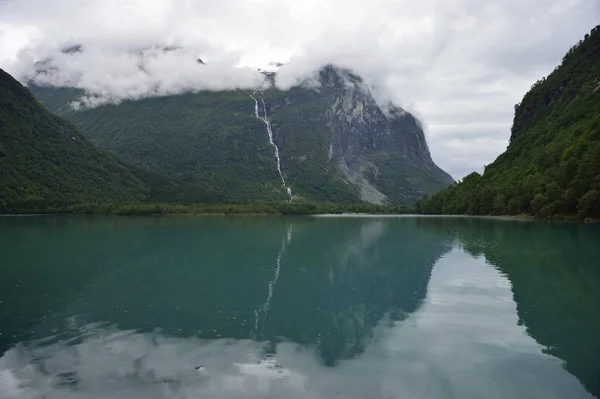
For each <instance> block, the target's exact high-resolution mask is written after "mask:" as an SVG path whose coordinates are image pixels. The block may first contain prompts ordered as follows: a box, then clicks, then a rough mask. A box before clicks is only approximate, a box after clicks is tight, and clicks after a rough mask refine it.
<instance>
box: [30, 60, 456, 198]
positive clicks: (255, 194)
mask: <svg viewBox="0 0 600 399" xmlns="http://www.w3.org/2000/svg"><path fill="white" fill-rule="evenodd" d="M199 73H201V71H200V72H199ZM348 76H351V77H350V78H349V79H355V83H356V85H357V86H356V88H355V87H349V85H347V84H345V83H344V82H343V79H346V78H347V77H348ZM322 79H323V83H324V84H323V87H321V88H320V89H319V90H311V89H306V88H301V87H295V88H292V89H290V90H287V91H281V90H277V89H274V88H271V89H267V90H265V91H264V92H261V93H256V97H257V98H258V99H259V108H260V110H259V113H260V115H261V116H263V115H264V111H265V108H263V105H262V101H261V100H264V101H265V107H266V111H267V114H268V118H269V120H270V122H271V124H272V129H273V136H274V142H275V143H276V144H277V146H278V148H279V153H280V156H281V169H282V174H283V175H284V177H285V180H286V183H287V184H288V186H289V187H290V188H291V190H292V192H293V194H294V200H295V201H299V200H303V199H304V200H309V201H315V202H332V203H359V202H363V201H366V202H374V203H394V204H407V203H414V202H415V201H416V200H417V199H418V198H420V197H421V196H422V195H423V194H433V193H435V192H437V191H439V190H441V189H443V188H445V187H447V186H448V184H450V183H451V182H452V178H451V177H450V176H449V175H448V174H447V173H445V172H444V171H442V170H441V169H439V168H438V167H437V166H436V165H435V164H434V163H433V161H432V160H431V157H430V154H429V150H428V148H427V144H426V143H425V137H424V135H423V132H422V129H421V128H420V125H419V124H418V122H417V121H416V119H414V117H412V115H410V114H409V113H407V112H398V113H397V115H396V116H390V117H387V116H385V114H384V111H383V110H382V109H380V108H379V106H378V105H377V104H376V103H375V101H374V99H373V98H372V97H371V95H370V93H369V92H368V91H366V90H362V88H361V87H362V86H361V85H363V84H362V80H361V79H360V78H358V77H356V76H354V75H350V73H349V72H348V71H343V70H339V69H336V68H334V67H329V68H326V69H324V72H323V76H322ZM31 89H32V91H33V92H34V94H35V95H36V97H37V98H38V99H39V100H40V101H41V102H42V103H43V104H44V105H46V106H47V107H48V108H49V109H50V110H52V111H53V112H56V113H57V114H59V115H61V116H63V117H65V118H67V119H69V120H71V121H72V122H73V123H74V124H76V125H77V126H78V127H79V128H80V129H81V130H82V131H83V132H84V133H85V134H86V137H87V138H89V139H90V141H92V142H93V143H94V144H96V145H98V146H99V147H101V148H104V149H107V150H108V151H110V152H111V153H114V154H116V155H117V156H119V157H120V158H122V159H123V160H124V161H126V162H130V163H132V164H134V165H136V166H139V167H141V168H144V169H147V170H151V171H154V172H158V173H161V174H164V175H166V176H169V177H171V178H174V179H177V180H179V181H182V182H185V183H187V184H192V185H195V186H198V187H201V188H202V189H203V190H204V191H206V192H210V193H211V195H212V196H213V197H215V198H218V199H219V200H220V201H233V202H261V201H285V200H289V197H288V195H287V193H286V189H285V188H284V187H283V185H282V182H281V178H280V176H279V174H278V172H277V166H276V158H275V155H274V149H273V148H272V146H271V145H270V144H269V139H268V135H267V131H266V126H265V123H264V122H263V121H262V120H260V119H258V118H256V117H255V108H254V107H255V103H254V100H253V99H252V98H251V95H252V91H247V90H246V91H244V90H238V91H221V92H198V93H185V94H180V95H173V96H166V97H155V98H145V99H139V100H127V101H123V102H121V103H119V104H118V105H114V104H111V105H103V106H99V107H96V108H91V109H90V108H83V109H77V110H76V109H74V108H73V107H72V103H73V101H77V99H78V98H80V96H82V95H84V93H83V92H81V91H78V90H76V89H72V88H64V87H62V88H61V87H39V86H34V85H32V86H31ZM336 107H337V108H336ZM357 110H359V111H360V112H362V114H361V116H360V118H359V119H353V118H355V115H358V113H357ZM369 190H370V191H369ZM371 193H375V194H374V195H373V196H371V197H369V194H371ZM378 196H379V197H378ZM372 198H375V200H372ZM381 198H384V199H383V200H380V199H381ZM378 201H379V202H378Z"/></svg>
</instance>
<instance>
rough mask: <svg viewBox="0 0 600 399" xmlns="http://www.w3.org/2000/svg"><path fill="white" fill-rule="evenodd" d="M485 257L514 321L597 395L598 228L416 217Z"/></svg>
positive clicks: (599, 359) (599, 345)
mask: <svg viewBox="0 0 600 399" xmlns="http://www.w3.org/2000/svg"><path fill="white" fill-rule="evenodd" d="M420 225H421V226H428V228H430V229H432V231H438V232H441V234H444V235H448V236H451V237H454V238H456V239H457V240H458V242H459V243H460V245H461V246H462V248H463V249H464V250H465V251H466V252H467V253H469V254H471V255H473V256H483V257H485V259H486V261H487V262H489V263H490V264H492V265H493V266H495V267H496V268H497V269H498V271H499V272H500V273H502V274H503V275H504V276H506V277H507V279H508V280H509V281H510V283H511V286H512V293H513V296H512V299H513V300H514V301H515V303H516V310H517V314H518V323H519V324H522V325H524V326H525V327H526V330H527V333H528V334H529V335H531V336H532V337H533V338H534V339H535V340H536V341H537V342H538V343H539V344H541V345H542V346H543V347H544V348H543V349H544V352H546V353H549V354H551V355H553V356H556V357H557V358H560V359H562V360H564V367H565V369H566V370H568V371H569V372H570V373H572V374H573V375H575V376H576V377H577V378H579V379H580V381H581V382H582V383H583V384H584V386H585V387H586V389H587V390H588V391H589V392H591V393H592V394H593V395H594V396H596V397H600V377H599V376H600V338H599V337H600V317H598V316H599V314H600V313H599V312H600V290H599V289H598V287H600V262H599V259H600V246H599V245H598V243H599V242H600V226H599V225H597V224H596V225H581V224H569V223H554V224H552V223H529V222H519V221H512V222H511V221H493V220H479V219H464V220H458V219H436V220H433V219H421V220H420Z"/></svg>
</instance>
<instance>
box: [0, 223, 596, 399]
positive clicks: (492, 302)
mask: <svg viewBox="0 0 600 399" xmlns="http://www.w3.org/2000/svg"><path fill="white" fill-rule="evenodd" d="M599 316H600V226H598V225H577V224H546V223H535V222H518V221H500V220H482V219H467V218H413V217H401V218H279V217H235V218H227V217H196V218H188V217H162V218H151V217H147V218H133V217H130V218H129V217H128V218H120V217H11V218H0V398H2V399H5V398H47V399H50V398H338V397H339V398H434V399H435V398H498V399H506V398H528V399H529V398H593V397H600V317H599Z"/></svg>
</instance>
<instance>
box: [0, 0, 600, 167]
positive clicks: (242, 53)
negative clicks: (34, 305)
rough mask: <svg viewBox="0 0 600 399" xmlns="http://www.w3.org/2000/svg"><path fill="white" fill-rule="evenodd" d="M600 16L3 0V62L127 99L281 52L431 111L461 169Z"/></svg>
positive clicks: (552, 2) (537, 6)
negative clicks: (43, 65)
mask: <svg viewBox="0 0 600 399" xmlns="http://www.w3.org/2000/svg"><path fill="white" fill-rule="evenodd" d="M598 23H600V1H598V0H496V1H482V0H419V1H415V0H368V1H367V0H363V1H358V0H217V1H208V0H0V68H3V69H5V70H7V71H8V72H9V73H11V74H13V75H14V76H15V77H16V78H18V79H20V80H22V81H24V80H26V79H29V78H35V79H37V80H38V82H45V83H51V84H57V85H70V86H75V87H80V88H84V89H86V90H88V91H90V92H93V93H96V94H97V95H99V96H100V97H99V98H100V99H101V100H102V101H107V100H108V101H119V100H121V99H123V98H137V97H142V96H147V95H164V94H169V93H178V92H182V91H185V90H202V89H207V90H221V89H227V88H235V87H253V86H255V85H257V84H258V82H260V80H261V75H259V74H257V73H256V72H253V71H251V70H249V69H246V68H236V67H239V66H244V65H246V66H261V65H264V64H266V63H267V62H268V61H281V62H290V63H289V64H288V65H287V66H286V67H284V68H283V69H282V70H281V72H280V78H279V84H281V85H282V86H289V85H292V84H294V83H295V82H296V81H298V79H299V78H301V77H302V76H304V75H305V74H308V73H310V72H312V71H314V70H315V69H316V68H318V67H320V66H321V65H323V64H325V63H336V64H339V65H341V66H345V67H349V68H352V69H354V70H355V71H356V72H358V73H359V74H361V75H362V76H363V77H364V78H365V80H367V81H368V82H369V83H370V84H371V85H373V86H374V87H375V90H376V93H377V96H378V98H380V99H385V100H387V99H390V100H392V101H393V102H395V103H396V104H398V105H400V106H403V107H405V108H406V109H408V110H409V111H411V112H413V113H414V114H415V115H416V116H418V117H419V118H420V119H421V120H422V122H423V124H424V126H425V129H426V135H427V138H428V141H429V146H430V148H431V152H432V155H433V158H434V161H435V162H436V163H437V164H438V165H439V166H440V167H442V168H443V169H445V170H446V171H448V172H449V173H450V174H452V176H454V178H457V179H458V178H461V177H463V176H464V175H466V174H468V173H470V172H471V171H473V170H478V171H482V169H483V166H484V165H486V164H489V163H490V162H491V161H493V160H494V159H495V158H496V156H497V155H498V154H500V153H501V152H502V151H504V149H505V148H506V145H507V144H508V137H509V136H510V125H511V123H512V117H513V106H514V104H516V103H517V102H519V101H520V100H521V98H522V97H523V95H524V94H525V92H526V91H527V90H528V88H529V87H530V86H531V85H532V84H533V83H534V82H535V81H536V80H537V79H539V78H541V77H542V76H545V75H547V74H548V73H550V72H551V71H552V70H553V69H554V67H555V66H557V65H558V64H559V63H560V60H561V59H562V56H563V55H564V54H565V52H566V51H567V50H568V49H569V48H570V47H571V46H572V45H574V44H575V43H576V42H577V41H579V40H580V39H582V38H583V36H584V35H585V33H587V32H589V31H590V30H591V28H593V27H594V26H595V25H596V24H598ZM74 44H81V45H82V48H83V51H82V52H80V53H76V54H64V53H61V51H60V50H61V49H64V48H65V47H66V46H69V45H74ZM152 46H177V47H180V49H178V50H175V51H170V52H167V53H165V52H163V51H157V50H155V49H154V50H153V49H152V48H151V47H152ZM140 54H141V55H140ZM198 56H200V57H202V58H203V59H204V60H206V62H207V65H206V66H205V67H202V69H201V73H200V70H199V67H198V64H197V63H196V61H195V58H196V57H198ZM48 58H51V59H52V66H53V67H54V69H52V70H51V73H50V74H42V75H40V74H37V75H36V74H35V68H34V63H35V62H36V61H43V60H46V59H48ZM48 65H49V64H48ZM140 65H142V66H143V68H140Z"/></svg>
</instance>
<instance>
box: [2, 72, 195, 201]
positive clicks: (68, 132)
mask: <svg viewBox="0 0 600 399" xmlns="http://www.w3.org/2000/svg"><path fill="white" fill-rule="evenodd" d="M183 188H184V187H183V186H180V185H178V184H177V183H174V182H172V181H170V180H169V179H165V178H162V177H160V176H157V175H155V174H153V173H149V172H146V171H143V170H140V169H139V168H137V167H130V166H128V165H126V164H124V163H122V162H121V161H119V160H118V159H117V158H115V157H114V156H112V155H109V154H107V153H104V152H103V151H100V150H98V149H97V148H96V147H95V146H93V145H92V144H91V143H89V142H88V141H87V140H86V139H85V138H84V137H83V135H82V134H81V133H80V132H79V131H78V130H77V129H76V128H75V127H74V126H73V125H72V124H71V123H70V122H67V121H66V120H64V119H62V118H59V117H57V116H55V115H53V114H51V113H50V112H49V111H48V110H46V109H45V108H44V107H43V106H41V105H40V104H39V102H38V101H37V100H36V99H35V97H34V96H33V94H31V92H30V91H29V90H27V88H25V87H23V86H22V85H21V84H20V83H19V82H18V81H16V80H15V79H13V78H12V77H11V76H10V75H9V74H7V73H6V72H4V71H3V70H1V69H0V211H5V210H6V209H7V208H10V206H11V205H12V204H16V203H24V202H37V203H43V202H48V203H51V202H52V203H57V204H61V203H71V202H108V201H117V202H135V201H143V200H147V199H163V200H164V199H167V197H169V196H172V197H173V198H176V195H175V194H174V193H175V191H177V190H179V189H182V192H184V193H185V191H184V190H183Z"/></svg>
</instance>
